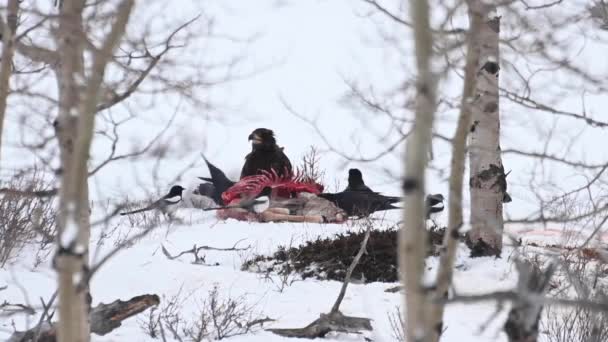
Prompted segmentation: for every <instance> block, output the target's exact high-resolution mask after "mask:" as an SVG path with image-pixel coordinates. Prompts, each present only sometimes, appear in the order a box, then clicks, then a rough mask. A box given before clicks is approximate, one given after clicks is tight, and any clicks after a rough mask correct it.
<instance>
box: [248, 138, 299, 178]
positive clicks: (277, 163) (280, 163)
mask: <svg viewBox="0 0 608 342" xmlns="http://www.w3.org/2000/svg"><path fill="white" fill-rule="evenodd" d="M249 140H250V141H251V152H250V153H249V154H248V155H247V156H246V157H245V165H243V169H242V171H241V179H242V178H243V177H247V176H253V175H257V174H260V173H261V171H268V172H272V170H274V171H275V172H276V173H277V174H278V175H279V176H285V175H288V174H290V173H291V172H292V167H291V162H290V161H289V158H287V156H286V155H285V153H283V148H281V147H279V146H278V145H277V141H276V139H275V137H274V132H273V131H272V130H270V129H267V128H258V129H256V130H254V131H253V132H252V133H251V134H250V135H249Z"/></svg>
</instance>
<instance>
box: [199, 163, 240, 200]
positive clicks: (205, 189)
mask: <svg viewBox="0 0 608 342" xmlns="http://www.w3.org/2000/svg"><path fill="white" fill-rule="evenodd" d="M202 156H203V159H204V160H205V163H206V164H207V167H208V168H209V174H210V175H211V177H198V178H199V179H202V180H204V181H206V182H211V183H201V184H200V185H199V186H198V189H197V191H196V193H197V194H199V195H202V196H207V197H210V198H211V199H213V201H214V202H215V203H216V204H218V205H224V202H223V201H222V193H223V192H224V191H226V190H228V189H229V188H230V187H231V186H233V185H234V184H235V182H233V181H231V180H230V179H228V177H227V176H226V174H225V173H224V172H223V171H222V170H220V169H219V168H218V167H217V166H215V165H213V164H211V163H210V162H209V161H208V160H207V158H206V157H205V156H204V155H202Z"/></svg>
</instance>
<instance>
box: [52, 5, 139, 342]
mask: <svg viewBox="0 0 608 342" xmlns="http://www.w3.org/2000/svg"><path fill="white" fill-rule="evenodd" d="M133 3H134V1H133V0H124V1H122V2H121V3H120V5H119V7H118V10H117V14H116V19H115V22H114V23H113V26H112V31H111V32H110V33H109V35H108V36H107V38H106V40H105V42H104V44H103V46H102V47H101V48H100V49H99V50H95V51H93V52H94V55H93V65H92V70H91V71H90V73H89V77H88V79H87V78H86V77H85V73H84V62H83V61H84V43H85V42H84V40H83V37H84V36H85V31H84V30H83V21H82V12H83V9H84V5H85V1H84V0H71V1H70V0H66V1H64V2H63V5H62V7H61V13H60V16H59V32H58V35H59V36H58V40H59V41H58V47H59V50H58V53H59V54H60V60H61V63H60V69H59V70H58V72H57V80H58V83H59V99H60V101H59V115H58V118H57V121H56V123H55V129H56V135H57V138H58V140H59V146H60V151H61V165H62V173H63V177H62V182H61V191H60V201H59V217H58V230H59V234H58V240H59V241H58V244H59V247H58V250H57V255H56V258H55V262H56V263H55V265H56V267H57V272H58V278H59V325H58V338H59V341H62V342H72V341H74V342H83V341H88V340H89V330H90V329H89V322H88V319H87V317H88V310H89V307H90V299H89V298H90V295H89V293H88V284H84V283H83V282H82V280H83V279H86V278H87V277H86V274H85V273H84V272H86V270H87V269H88V247H89V237H90V228H91V227H90V220H89V213H90V209H89V191H88V182H87V178H88V168H87V162H88V160H89V151H90V146H91V141H92V138H93V128H94V124H95V113H96V106H97V103H98V94H99V89H100V87H101V83H102V81H103V76H104V72H105V67H106V65H107V63H108V61H109V59H110V57H111V54H112V51H113V49H114V47H115V46H116V45H117V43H118V41H119V39H120V38H121V37H122V35H123V33H124V30H125V27H126V24H127V22H128V19H129V15H130V13H131V8H132V6H133Z"/></svg>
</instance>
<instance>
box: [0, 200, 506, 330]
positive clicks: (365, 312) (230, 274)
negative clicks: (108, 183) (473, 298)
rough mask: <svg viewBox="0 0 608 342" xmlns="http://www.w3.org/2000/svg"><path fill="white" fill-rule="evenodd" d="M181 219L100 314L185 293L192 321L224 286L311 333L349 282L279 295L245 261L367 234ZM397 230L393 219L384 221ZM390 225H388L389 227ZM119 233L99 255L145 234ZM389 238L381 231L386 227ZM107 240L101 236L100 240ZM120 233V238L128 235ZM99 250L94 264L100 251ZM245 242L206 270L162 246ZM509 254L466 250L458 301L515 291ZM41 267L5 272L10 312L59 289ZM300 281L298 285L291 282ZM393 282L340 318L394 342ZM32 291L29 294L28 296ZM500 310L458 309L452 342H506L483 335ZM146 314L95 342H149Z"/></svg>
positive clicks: (106, 289) (362, 296)
mask: <svg viewBox="0 0 608 342" xmlns="http://www.w3.org/2000/svg"><path fill="white" fill-rule="evenodd" d="M179 216H180V217H182V218H184V224H182V225H175V226H171V227H167V226H166V225H163V226H162V227H159V228H158V229H156V230H155V231H153V232H152V233H150V234H149V235H148V236H146V237H144V238H143V239H141V240H140V241H137V242H136V243H135V244H134V245H133V246H132V247H130V248H128V249H126V250H123V251H122V252H120V253H119V254H118V255H117V256H116V257H114V258H113V259H111V260H110V262H108V263H107V264H106V265H105V266H103V268H102V269H101V271H100V272H99V273H98V274H97V275H95V277H94V278H93V283H92V287H91V291H92V295H93V305H97V304H98V303H100V302H103V303H108V302H111V301H114V300H115V299H118V298H120V299H129V298H131V297H133V296H136V295H140V294H144V293H154V294H158V295H159V296H160V297H161V306H162V304H163V302H164V301H166V300H168V299H169V298H171V297H172V296H174V295H176V294H178V293H180V294H181V296H182V297H181V299H183V300H184V302H183V308H182V313H183V316H184V317H190V318H192V319H194V317H195V315H194V313H195V312H196V310H197V308H200V305H202V302H203V301H204V300H205V299H206V298H207V296H208V293H209V291H210V290H211V289H212V288H213V287H214V286H217V287H218V289H219V290H220V297H221V298H226V297H231V298H237V297H239V296H244V298H245V300H246V302H247V303H248V304H250V305H252V306H254V307H255V310H256V311H259V312H260V313H261V314H262V315H263V317H265V316H268V317H270V318H273V319H276V321H275V322H272V323H269V324H267V325H266V327H303V326H305V325H307V324H308V323H310V322H312V321H313V320H314V319H316V318H318V315H319V314H320V313H324V312H328V311H329V309H330V308H331V305H332V304H333V302H334V301H335V298H336V296H337V294H338V292H339V289H340V286H341V283H340V282H337V281H321V280H314V279H306V280H298V281H295V282H293V283H292V284H291V285H290V286H287V287H285V288H284V289H283V291H282V292H280V291H279V286H278V285H277V284H279V283H280V280H279V276H278V275H271V277H274V278H275V279H274V282H273V281H270V280H269V279H266V277H265V276H264V275H261V274H257V273H253V272H247V271H241V265H242V263H243V262H244V261H245V260H248V258H251V257H252V256H253V255H255V254H267V255H269V254H272V253H273V252H274V251H275V250H276V248H277V247H278V246H280V245H282V246H290V245H292V246H297V245H299V244H300V243H302V242H304V241H309V240H314V239H316V238H317V237H330V236H333V235H334V234H336V233H339V232H344V231H347V230H349V229H359V228H356V227H354V226H352V225H346V224H344V225H317V224H292V223H266V224H259V223H257V224H253V223H246V222H238V221H234V220H228V221H225V222H216V220H215V217H214V216H213V214H204V215H203V214H201V213H200V211H199V210H195V209H181V210H180V211H179ZM386 222H390V218H387V219H386ZM383 225H386V223H385V224H383ZM121 229H122V231H121V232H115V233H114V234H113V235H112V237H111V238H109V239H107V240H105V241H104V244H103V246H101V247H100V248H101V250H99V255H100V256H101V255H103V254H104V253H105V252H107V251H108V250H110V249H111V248H113V245H114V242H115V241H116V239H118V237H119V236H120V237H121V238H123V239H124V238H125V235H124V234H130V235H133V234H136V233H137V232H138V231H139V230H138V228H130V227H129V225H128V224H125V225H123V227H122V228H121ZM379 229H382V226H380V227H379ZM97 233H99V230H98V231H97ZM121 233H122V234H121ZM95 240H96V239H93V242H92V243H91V250H92V253H91V254H92V258H93V259H95V256H94V255H95V254H96V253H97V251H98V246H97V245H96V244H95V242H94V241H95ZM236 242H239V243H238V245H237V247H248V246H250V248H249V249H247V250H246V251H205V252H204V255H205V259H206V263H207V264H209V265H214V264H215V263H217V264H218V265H217V266H206V265H197V264H192V261H193V260H194V257H193V255H192V254H187V255H183V256H181V257H180V258H178V259H176V260H169V259H168V258H167V257H166V256H165V255H164V254H163V253H162V251H161V246H164V247H165V248H166V249H167V250H168V251H169V252H170V253H171V254H173V255H175V254H177V252H180V251H184V250H188V249H190V248H192V246H193V245H194V244H197V245H198V246H202V245H207V246H212V247H217V248H222V247H223V248H229V247H232V246H234V244H235V243H236ZM509 254H510V249H508V248H507V249H506V250H505V251H504V257H503V258H501V259H495V258H478V259H469V258H468V257H467V255H468V251H467V249H466V247H464V246H463V247H462V248H461V249H460V250H459V254H458V260H457V263H456V264H457V270H456V273H455V289H456V290H457V291H458V293H460V294H465V293H483V292H486V291H487V292H489V291H493V290H499V289H501V290H502V289H509V288H512V286H513V285H514V283H515V280H516V272H514V270H513V269H512V265H511V263H510V262H509V258H508V256H509ZM364 257H365V256H364ZM436 263H437V260H436V259H435V258H430V259H429V260H428V267H429V269H430V270H431V272H429V274H432V273H433V272H432V270H433V269H434V268H435V266H436ZM32 264H33V260H32V259H31V258H28V257H24V258H22V259H20V260H19V261H18V262H17V263H15V264H13V265H12V266H11V268H10V272H9V271H8V270H6V271H5V270H3V271H0V286H3V285H8V288H7V289H6V290H4V291H2V292H1V295H2V297H1V298H2V299H4V300H7V301H9V302H12V303H24V302H29V303H31V304H32V305H34V306H37V305H38V303H39V298H40V297H42V298H45V299H48V298H49V297H50V296H51V294H52V293H53V291H54V290H55V285H56V281H55V277H54V271H53V269H52V268H51V266H50V261H47V262H46V263H44V264H43V265H41V266H40V267H38V268H36V269H33V268H32ZM293 279H298V278H297V277H296V278H293ZM395 285H397V284H394V283H370V284H366V285H363V284H350V285H349V288H348V290H347V293H346V298H345V299H344V302H343V303H342V306H341V310H342V312H344V313H345V314H348V315H354V316H361V317H368V318H371V319H372V320H373V321H372V325H373V328H374V330H373V332H371V333H366V335H367V336H368V337H371V338H372V339H373V340H374V341H393V340H395V338H394V336H393V333H392V329H391V325H390V320H389V314H393V313H394V312H395V310H396V308H397V307H400V305H401V300H402V296H401V294H400V293H387V292H384V290H386V289H388V288H390V287H394V286H395ZM23 288H24V289H25V291H24V290H23ZM495 309H496V307H495V304H492V303H487V304H478V305H460V304H455V305H450V306H449V308H448V311H447V313H446V327H447V330H446V332H445V337H444V338H445V341H457V340H462V339H466V340H467V341H502V340H504V337H503V335H502V333H501V330H502V327H501V324H502V322H503V321H504V313H503V314H502V315H499V316H498V317H497V319H496V321H494V322H493V323H492V324H490V325H489V326H488V327H487V328H486V329H485V330H484V331H480V326H482V325H483V323H484V322H485V321H486V320H487V318H488V317H490V316H491V315H492V313H493V312H494V311H495ZM146 315H147V313H143V314H140V315H139V316H138V317H136V318H131V319H128V320H127V321H125V323H124V324H123V326H122V327H120V328H119V329H117V330H115V331H114V332H112V333H111V334H109V335H106V336H104V337H99V336H94V340H95V341H149V340H150V339H151V338H150V337H149V336H146V334H145V332H144V330H143V329H142V328H141V327H140V323H139V321H140V320H144V319H145V318H146ZM36 321H37V319H36V316H35V315H34V316H29V317H25V318H24V317H21V316H16V317H14V318H12V319H6V318H0V339H2V338H5V337H6V336H7V334H8V333H10V331H11V330H12V327H11V326H12V324H13V323H14V324H15V326H16V327H17V328H18V329H23V328H25V327H26V325H27V324H28V322H29V324H30V325H31V324H35V323H33V322H36ZM232 339H233V340H235V341H283V340H286V339H285V338H281V337H279V336H276V335H274V334H272V333H269V332H265V331H258V332H255V333H252V334H249V335H246V336H236V337H233V338H232ZM334 339H335V340H342V341H363V340H364V336H348V335H344V334H338V335H335V336H331V337H330V338H329V340H334Z"/></svg>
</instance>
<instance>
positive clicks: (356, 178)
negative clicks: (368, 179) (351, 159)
mask: <svg viewBox="0 0 608 342" xmlns="http://www.w3.org/2000/svg"><path fill="white" fill-rule="evenodd" d="M344 191H367V192H373V191H372V189H370V188H369V187H368V186H367V185H365V182H364V181H363V174H362V173H361V171H360V170H359V169H350V170H348V186H347V187H346V189H344Z"/></svg>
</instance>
